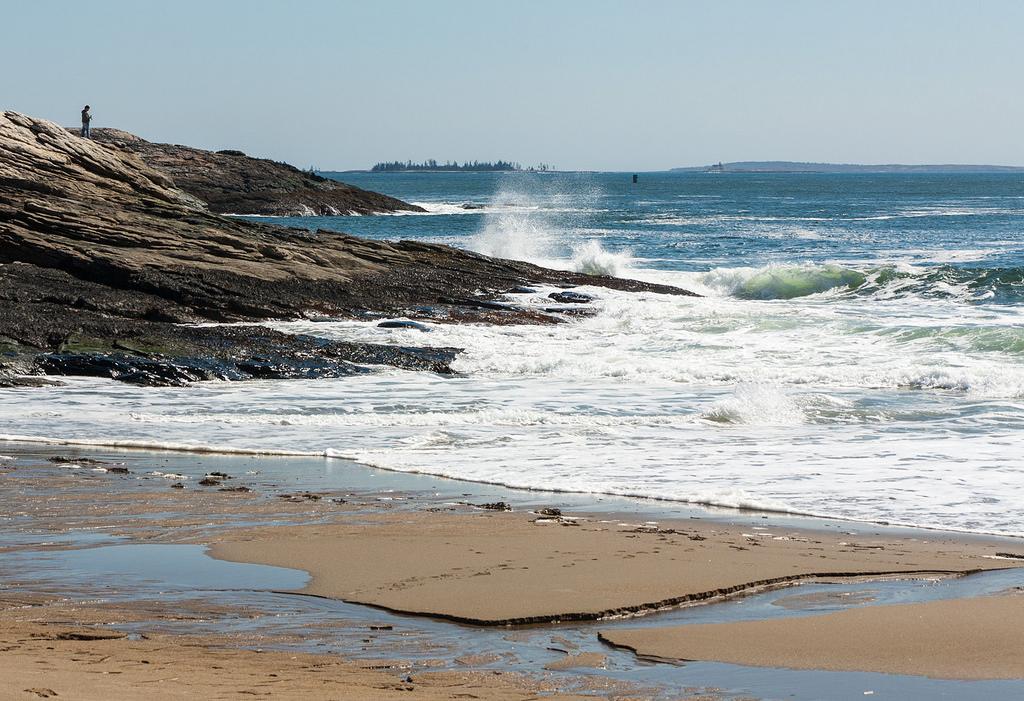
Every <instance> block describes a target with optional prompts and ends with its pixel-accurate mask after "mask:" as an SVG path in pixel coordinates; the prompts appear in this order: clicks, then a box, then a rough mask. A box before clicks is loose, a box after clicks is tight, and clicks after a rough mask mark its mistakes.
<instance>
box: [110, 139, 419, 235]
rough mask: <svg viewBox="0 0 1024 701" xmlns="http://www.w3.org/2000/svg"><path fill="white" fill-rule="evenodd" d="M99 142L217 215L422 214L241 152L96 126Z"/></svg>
mask: <svg viewBox="0 0 1024 701" xmlns="http://www.w3.org/2000/svg"><path fill="white" fill-rule="evenodd" d="M92 138H93V140H94V141H96V142H97V143H101V144H104V145H106V146H109V147H111V148H115V149H120V150H123V151H128V152H130V153H132V154H134V155H136V156H138V157H139V158H140V159H142V161H143V162H144V163H145V164H146V165H148V166H150V167H151V168H153V169H155V170H158V171H160V172H161V173H164V174H165V175H167V176H168V177H169V178H170V179H171V181H173V182H174V184H175V185H176V186H177V187H179V188H181V189H182V190H184V191H185V192H187V193H188V194H190V195H192V196H193V197H196V198H198V199H199V200H202V201H203V202H205V203H206V204H207V207H208V208H209V210H210V211H211V212H215V213H219V214H262V215H272V216H322V215H335V216H336V215H340V214H380V213H383V212H400V211H409V212H422V211H424V210H423V208H422V207H418V206H416V205H414V204H409V203H408V202H403V201H402V200H399V199H395V198H394V197H388V196H387V195H382V194H380V193H379V192H370V191H369V190H363V189H360V188H358V187H355V186H353V185H348V184H346V183H342V182H338V181H337V180H330V179H328V178H324V177H321V176H319V175H316V174H315V173H309V172H306V171H302V170H299V169H298V168H296V167H294V166H290V165H288V164H287V163H279V162H277V161H271V160H268V159H266V158H252V157H250V156H246V155H245V154H244V153H242V152H241V151H234V150H225V151H216V152H215V151H204V150H203V149H198V148H191V147H189V146H177V145H174V144H156V143H152V142H149V141H146V140H145V139H141V138H139V137H137V136H135V135H134V134H130V133H128V132H126V131H121V130H120V129H93V130H92Z"/></svg>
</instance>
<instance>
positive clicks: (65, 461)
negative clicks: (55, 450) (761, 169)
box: [46, 455, 107, 465]
mask: <svg viewBox="0 0 1024 701" xmlns="http://www.w3.org/2000/svg"><path fill="white" fill-rule="evenodd" d="M46 461H47V462H52V463H54V464H57V465H106V464H107V463H105V462H103V461H102V460H93V459H92V458H74V457H70V456H68V455H54V456H53V457H52V458H47V459H46Z"/></svg>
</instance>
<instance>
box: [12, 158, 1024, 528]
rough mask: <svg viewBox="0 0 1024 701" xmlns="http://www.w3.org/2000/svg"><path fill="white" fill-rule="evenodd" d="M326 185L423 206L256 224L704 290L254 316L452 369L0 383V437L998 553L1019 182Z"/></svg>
mask: <svg viewBox="0 0 1024 701" xmlns="http://www.w3.org/2000/svg"><path fill="white" fill-rule="evenodd" d="M343 178H344V179H345V180H347V181H349V182H352V183H354V184H356V185H359V186H362V187H366V188H369V189H373V190H379V191H382V192H386V193H388V194H391V195H394V196H397V197H400V198H403V199H405V200H408V201H412V202H417V203H419V204H421V205H423V206H424V207H425V208H426V209H428V210H429V211H428V213H427V214H425V215H419V214H404V215H396V216H379V217H328V218H293V219H282V220H280V221H281V223H284V224H288V225H292V226H301V227H307V228H318V227H319V228H327V229H336V230H341V231H347V232H351V233H355V234H359V235H363V236H369V237H374V238H388V239H399V238H409V239H420V240H427V241H435V242H442V243H448V244H452V245H457V246H461V247H465V248H470V249H472V250H476V251H479V252H482V253H486V254H490V255H497V256H504V257H510V258H516V259H522V260H529V261H533V262H537V263H541V264H545V265H550V266H553V267H560V268H567V269H574V270H580V271H586V272H599V273H607V274H614V275H620V276H626V277H634V278H638V279H643V280H650V281H656V282H661V283H668V284H674V285H678V286H681V287H685V288H688V289H691V290H693V291H695V292H699V293H700V294H702V295H704V296H703V297H700V298H689V297H674V296H665V295H657V294H628V293H622V292H615V291H610V290H604V289H600V288H587V289H584V290H583V291H585V292H587V293H588V294H592V295H593V296H594V298H595V299H594V302H593V303H592V305H590V306H592V307H594V308H595V309H596V310H597V312H598V313H597V314H596V315H595V316H593V317H589V318H576V319H573V320H572V321H569V322H568V323H564V324H560V325H557V326H553V327H552V326H544V327H536V326H511V327H486V326H475V325H465V326H448V325H431V327H430V331H429V332H427V333H424V332H421V331H417V330H414V329H382V328H379V327H377V326H376V324H375V323H374V322H348V321H346V322H336V323H312V322H290V323H275V324H272V325H273V326H274V327H276V328H279V329H282V330H285V331H294V332H302V333H311V334H316V335H321V336H324V337H328V338H333V339H345V340H361V341H373V342H380V343H398V344H420V345H438V346H457V347H461V348H464V349H465V352H464V353H463V354H462V355H461V356H460V357H459V359H458V360H457V361H456V363H455V367H456V369H457V370H459V371H460V374H459V375H458V376H457V377H439V376H435V375H430V374H425V373H415V372H406V371H400V370H394V369H387V370H383V371H380V372H377V373H372V374H367V375H361V376H357V377H348V378H343V379H339V380H328V381H315V382H297V381H282V382H272V381H267V382H253V383H204V384H201V385H197V386H194V387H191V388H184V389H140V388H135V387H130V386H126V385H120V384H117V383H113V382H105V381H100V380H92V379H71V380H70V381H69V383H68V386H67V387H64V388H56V389H45V390H14V391H12V390H7V391H5V392H3V393H0V433H2V434H5V435H8V436H34V437H51V438H60V439H65V440H66V439H74V440H79V441H83V442H89V441H93V442H97V443H118V442H121V443H128V444H135V445H149V446H161V445H174V446H183V445H188V446H197V447H200V446H205V447H215V448H218V449H223V450H240V451H247V450H256V451H268V452H282V453H294V454H312V455H325V456H344V457H349V458H353V459H356V460H359V461H361V462H365V463H369V464H373V465H376V466H380V467H386V468H390V469H394V470H404V471H416V472H425V473H431V474H438V475H445V476H451V477H457V478H463V479H470V480H479V481H484V482H493V483H499V484H507V485H510V486H516V487H527V488H538V489H557V490H568V491H578V492H595V493H612V494H624V495H636V496H642V497H649V498H656V499H667V500H680V501H688V502H698V503H706V504H715V505H721V506H733V507H750V508H762V509H772V510H779V511H787V512H792V513H804V514H813V515H822V516H827V517H832V518H846V519H855V520H865V521H875V522H888V523H899V524H909V525H919V526H928V527H937V528H945V529H956V530H968V531H982V532H991V533H1003V534H1015V535H1024V521H1022V519H1021V517H1020V514H1021V513H1024V177H1022V176H1020V175H934V176H933V175H920V174H914V175H895V174H893V175H860V174H857V175H816V174H804V175H795V174H792V175H791V174H763V175H761V174H720V175H712V174H703V173H691V174H673V173H642V174H640V178H639V183H637V184H636V185H633V184H632V183H631V178H630V174H615V173H594V174H527V173H524V174H491V173H488V174H473V173H451V174H448V173H434V174H422V173H420V174H410V175H403V174H377V175H374V174H345V175H344V176H343ZM467 205H468V206H469V208H467ZM550 291H551V290H550V289H545V288H538V289H537V291H536V293H531V294H519V295H513V296H511V297H510V299H514V300H516V301H517V302H519V303H522V304H534V305H543V306H550V303H551V301H550V300H548V299H547V297H546V295H547V293H549V292H550ZM0 452H2V451H0ZM327 459H329V458H327Z"/></svg>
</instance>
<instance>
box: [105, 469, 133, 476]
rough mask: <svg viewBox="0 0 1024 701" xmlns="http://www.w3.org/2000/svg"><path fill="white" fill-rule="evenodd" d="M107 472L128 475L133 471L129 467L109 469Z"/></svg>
mask: <svg viewBox="0 0 1024 701" xmlns="http://www.w3.org/2000/svg"><path fill="white" fill-rule="evenodd" d="M107 472H115V473H117V474H119V475H127V474H129V473H130V472H131V471H130V470H129V469H128V468H127V467H108V468H107Z"/></svg>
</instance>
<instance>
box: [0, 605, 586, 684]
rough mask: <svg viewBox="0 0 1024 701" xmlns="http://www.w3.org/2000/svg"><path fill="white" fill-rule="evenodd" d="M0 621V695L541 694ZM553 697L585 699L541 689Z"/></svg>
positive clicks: (455, 676)
mask: <svg viewBox="0 0 1024 701" xmlns="http://www.w3.org/2000/svg"><path fill="white" fill-rule="evenodd" d="M11 618H12V617H11V616H4V617H3V618H2V619H0V620H2V621H3V624H2V625H0V698H3V699H38V698H57V699H75V700H76V701H109V700H110V699H138V698H145V699H148V700H149V701H164V700H170V699H182V698H192V699H224V698H250V697H266V696H269V697H271V698H274V699H297V700H301V701H309V700H310V699H328V698H329V699H336V700H338V701H371V700H376V699H380V700H381V701H384V700H390V699H423V700H424V701H439V700H441V699H473V698H485V699H496V700H499V701H526V700H527V699H537V698H538V694H540V693H542V692H545V691H549V689H548V688H546V687H544V686H543V685H541V684H538V683H536V682H535V681H534V680H530V679H527V678H523V677H522V676H520V675H512V674H496V673H493V672H484V671H479V672H474V671H470V670H468V671H430V672H416V673H414V674H413V675H409V674H405V673H404V670H403V668H402V666H401V665H400V664H392V663H381V664H373V663H367V662H348V661H345V660H344V659H343V658H342V657H339V656H335V655H313V654H294V653H289V652H272V651H266V652H259V651H253V650H240V649H227V648H220V647H217V646H214V645H211V644H210V643H209V641H208V640H205V639H203V638H199V637H197V638H189V637H183V636H173V637H169V636H155V637H152V638H150V639H146V640H129V639H128V638H126V637H124V635H123V634H119V633H116V632H113V631H109V630H104V629H102V628H95V627H89V628H83V627H81V626H75V625H69V624H67V623H65V624H63V625H62V624H59V623H50V624H39V623H32V622H25V621H16V620H11ZM544 698H550V699H556V700H560V701H570V700H575V701H583V699H588V698H593V697H589V696H588V697H585V696H576V695H564V694H555V695H551V696H548V695H545V696H544Z"/></svg>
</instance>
